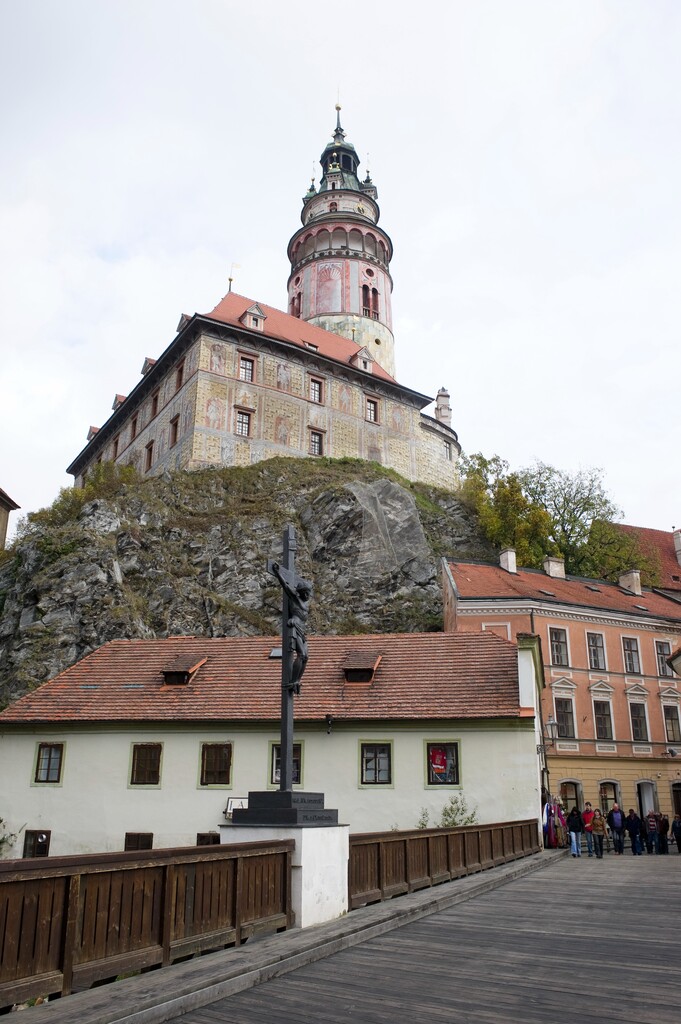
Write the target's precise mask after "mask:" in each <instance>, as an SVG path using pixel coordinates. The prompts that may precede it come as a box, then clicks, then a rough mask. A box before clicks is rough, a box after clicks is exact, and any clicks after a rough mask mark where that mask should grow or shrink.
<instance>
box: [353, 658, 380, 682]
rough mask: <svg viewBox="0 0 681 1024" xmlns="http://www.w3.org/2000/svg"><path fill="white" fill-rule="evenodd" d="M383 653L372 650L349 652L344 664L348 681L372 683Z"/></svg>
mask: <svg viewBox="0 0 681 1024" xmlns="http://www.w3.org/2000/svg"><path fill="white" fill-rule="evenodd" d="M382 658H383V655H382V654H375V653H372V652H371V651H353V652H352V654H348V656H347V658H346V659H345V663H344V665H343V674H344V676H345V681H346V682H347V683H372V682H373V681H374V676H375V675H376V671H377V669H378V666H379V665H380V664H381V660H382Z"/></svg>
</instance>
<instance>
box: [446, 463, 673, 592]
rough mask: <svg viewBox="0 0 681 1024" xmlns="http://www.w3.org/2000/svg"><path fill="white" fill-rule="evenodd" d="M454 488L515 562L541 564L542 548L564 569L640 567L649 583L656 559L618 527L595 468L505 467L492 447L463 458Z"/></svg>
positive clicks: (606, 573) (600, 572)
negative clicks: (562, 562)
mask: <svg viewBox="0 0 681 1024" xmlns="http://www.w3.org/2000/svg"><path fill="white" fill-rule="evenodd" d="M461 496H462V497H463V499H464V500H465V501H466V502H467V503H468V504H470V505H471V506H472V507H473V508H474V509H475V511H476V513H477V515H478V518H479V521H480V525H481V527H482V530H483V532H484V534H485V536H486V537H487V539H488V540H489V541H491V542H492V543H493V544H494V545H495V546H497V547H500V548H502V547H513V548H515V550H516V556H517V559H518V564H519V565H521V566H525V567H527V568H540V567H541V564H542V560H543V558H544V556H545V555H558V556H560V557H562V558H564V559H565V569H566V572H568V573H569V574H571V575H575V576H591V577H596V578H601V579H611V580H615V579H617V577H618V576H619V574H620V573H622V572H625V571H626V570H627V569H631V568H634V567H635V568H639V569H641V573H642V580H643V582H644V583H646V584H648V585H653V584H654V583H656V582H657V578H658V573H659V567H657V566H656V565H654V564H652V563H651V560H650V558H649V557H645V556H644V554H643V552H642V551H641V550H640V548H639V545H638V544H637V542H636V539H635V538H634V537H633V536H631V535H630V534H625V533H624V532H622V531H621V530H618V529H617V526H616V525H615V523H616V520H618V519H620V518H621V516H622V513H621V511H620V510H619V509H618V508H617V506H616V505H615V504H614V503H613V502H612V501H611V499H610V498H609V496H608V494H607V493H606V491H605V488H604V486H603V480H602V471H601V470H599V469H593V468H590V469H583V470H579V471H578V472H577V473H567V472H565V471H564V470H561V469H556V468H555V466H549V465H547V464H546V463H544V462H536V463H535V464H534V465H533V466H530V467H527V468H525V469H521V470H518V471H517V472H512V471H511V470H510V468H509V465H508V463H507V462H505V461H504V460H503V459H501V458H500V457H499V456H498V455H494V456H492V457H491V458H489V459H488V458H486V457H485V456H484V455H482V454H480V453H479V452H478V453H476V454H475V455H470V456H467V457H465V458H464V459H463V461H462V484H461Z"/></svg>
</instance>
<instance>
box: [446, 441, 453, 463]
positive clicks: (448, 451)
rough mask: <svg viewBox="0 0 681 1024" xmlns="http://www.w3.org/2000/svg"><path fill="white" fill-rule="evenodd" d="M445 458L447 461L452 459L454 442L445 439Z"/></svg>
mask: <svg viewBox="0 0 681 1024" xmlns="http://www.w3.org/2000/svg"><path fill="white" fill-rule="evenodd" d="M445 458H446V460H447V462H451V461H452V442H451V441H445Z"/></svg>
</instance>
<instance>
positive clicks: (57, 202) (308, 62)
mask: <svg viewBox="0 0 681 1024" xmlns="http://www.w3.org/2000/svg"><path fill="white" fill-rule="evenodd" d="M0 34H1V35H2V38H3V41H4V42H3V59H2V61H1V62H0V132H1V135H0V138H1V140H2V156H1V158H0V312H1V315H2V328H1V331H2V333H1V335H0V337H1V339H2V341H1V344H2V356H1V359H0V367H1V370H2V374H3V378H4V386H3V388H2V399H1V403H0V444H1V445H2V458H1V459H0V487H2V488H3V489H4V490H5V491H7V492H8V493H9V494H10V496H11V497H12V498H13V499H14V500H15V501H16V502H18V503H19V504H20V505H21V506H22V510H23V511H30V510H33V509H36V508H40V507H43V506H45V505H48V504H50V503H51V501H52V500H53V499H54V498H55V497H56V495H57V493H58V491H59V488H60V487H62V486H65V485H67V484H68V483H70V482H71V478H70V477H68V476H67V475H66V473H65V468H66V466H67V465H68V464H69V463H70V462H71V460H72V459H73V458H74V457H75V455H77V454H78V452H79V451H80V450H81V449H82V448H83V447H84V445H85V442H86V435H87V431H88V428H89V426H90V425H91V424H93V425H95V426H99V425H101V424H102V423H103V422H104V421H105V420H106V419H107V418H108V417H109V415H110V414H111V404H112V401H113V398H114V395H115V394H116V392H120V393H123V394H127V393H129V392H130V391H131V390H132V388H133V387H134V386H135V384H136V383H137V382H138V381H139V379H140V371H141V368H142V363H143V361H144V358H145V356H151V357H157V356H158V355H159V354H160V353H161V352H162V351H163V350H164V349H165V348H166V347H167V345H168V344H169V343H170V342H171V340H172V339H173V337H174V335H175V328H176V326H177V323H178V320H179V317H180V314H181V313H193V312H207V311H209V310H210V309H211V308H212V307H213V306H214V305H215V303H216V302H217V301H218V300H219V299H220V298H221V296H222V295H223V294H224V293H225V292H226V291H227V278H228V276H229V270H230V266H231V264H232V263H236V264H239V265H240V269H238V270H236V271H235V284H234V288H235V290H236V291H239V292H240V293H241V294H243V295H247V296H249V297H250V298H252V299H257V300H260V301H262V302H266V303H268V304H270V305H273V306H277V307H279V308H282V309H285V308H286V280H287V276H288V269H289V266H288V262H287V259H286V246H287V242H288V240H289V238H290V236H291V235H292V234H293V233H294V232H295V231H296V229H297V228H298V227H299V226H300V209H301V197H302V196H303V194H304V192H305V191H306V189H307V187H308V185H309V180H310V177H311V175H312V173H313V162H314V174H315V177H316V180H317V182H318V181H319V165H318V163H317V162H316V161H317V160H318V158H319V155H320V154H321V151H322V149H323V147H324V146H325V145H326V143H327V142H328V141H329V140H330V137H331V133H332V129H333V127H334V124H335V111H334V104H335V103H336V100H337V97H338V95H339V93H340V102H341V104H342V108H343V109H342V115H341V116H342V122H343V127H344V128H345V130H346V132H347V138H348V141H350V142H352V143H353V144H354V145H355V146H356V148H357V152H358V154H359V156H360V159H361V161H362V164H361V167H360V171H361V172H362V174H363V172H364V171H365V170H366V167H367V162H368V163H369V166H370V168H371V173H372V177H373V179H374V182H375V184H376V185H377V187H378V191H379V203H380V206H381V224H382V226H383V227H384V228H385V230H386V231H387V232H388V234H389V235H390V236H391V238H392V240H393V243H394V246H395V257H394V259H393V263H392V271H393V278H394V292H393V314H394V328H395V338H396V357H397V376H398V379H399V380H400V381H401V382H402V383H403V384H405V385H407V386H408V387H411V388H414V389H416V390H418V391H421V392H424V393H426V394H431V395H435V393H436V391H437V389H438V388H439V387H441V386H442V385H444V386H446V387H448V389H449V390H450V392H451V396H452V399H451V404H452V409H453V426H454V428H455V429H456V430H457V431H458V434H459V439H460V441H461V443H462V445H463V447H464V450H465V451H466V452H469V453H473V452H476V451H482V452H483V453H485V454H486V455H492V454H494V453H497V454H499V455H501V456H503V457H504V458H506V459H507V460H508V461H509V462H510V464H511V466H512V467H513V468H520V467H522V466H526V465H528V464H530V463H532V462H533V461H534V460H535V459H540V460H542V461H545V462H549V463H552V464H554V465H556V466H558V467H560V468H562V469H566V470H569V471H575V470H578V469H579V468H580V467H588V466H597V467H601V468H602V469H603V471H604V475H605V485H606V489H607V490H608V492H609V494H610V496H611V497H612V499H613V500H614V501H615V502H616V504H617V505H619V506H620V507H621V509H622V510H623V512H624V520H625V521H626V522H629V523H634V524H637V525H640V526H649V527H656V528H659V529H665V530H670V529H671V528H672V526H679V525H681V484H680V483H679V456H678V451H679V437H680V433H681V432H680V430H679V426H680V424H679V420H680V408H681V404H680V401H679V380H680V373H679V370H680V362H681V355H680V351H681V347H680V345H679V277H680V273H681V201H680V198H679V196H680V193H681V131H680V124H681V117H680V114H681V58H680V57H679V55H680V54H681V4H680V3H678V2H675V0H669V2H664V0H639V2H628V0H612V2H604V0H572V2H571V3H565V2H563V0H555V2H553V0H466V2H462V0H449V2H448V3H446V4H444V3H441V2H438V3H435V2H432V0H422V2H421V3H414V2H409V3H405V2H402V0H373V2H372V3H371V4H361V3H360V4H355V5H347V4H345V5H340V6H339V5H333V6H332V5H322V4H311V3H310V2H309V0H305V2H299V0H286V2H282V0H260V2H258V0H252V2H251V4H250V5H247V4H244V3H243V2H238V3H237V2H233V0H59V2H57V0H22V2H20V3H19V2H17V0H0ZM13 519H14V520H15V521H16V514H15V515H14V516H13Z"/></svg>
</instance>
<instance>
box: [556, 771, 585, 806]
mask: <svg viewBox="0 0 681 1024" xmlns="http://www.w3.org/2000/svg"><path fill="white" fill-rule="evenodd" d="M560 802H561V804H562V805H563V807H564V808H565V810H566V812H567V813H569V812H570V811H571V810H572V808H573V807H577V808H578V809H579V810H580V811H581V809H582V807H583V806H584V794H583V792H582V784H581V782H578V781H577V779H563V781H562V782H561V783H560Z"/></svg>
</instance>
